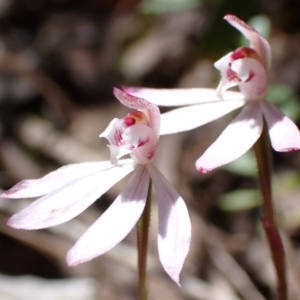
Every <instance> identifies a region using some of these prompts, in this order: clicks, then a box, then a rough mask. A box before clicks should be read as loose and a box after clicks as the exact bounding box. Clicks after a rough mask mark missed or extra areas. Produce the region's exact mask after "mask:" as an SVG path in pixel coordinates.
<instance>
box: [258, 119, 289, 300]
mask: <svg viewBox="0 0 300 300" xmlns="http://www.w3.org/2000/svg"><path fill="white" fill-rule="evenodd" d="M254 151H255V155H256V161H257V166H258V180H259V183H260V191H261V194H262V199H263V216H262V224H263V227H264V230H265V233H266V236H267V239H268V243H269V246H270V250H271V254H272V259H273V263H274V266H275V269H276V274H277V281H278V283H277V299H279V300H287V299H288V296H287V294H288V291H287V282H286V265H285V253H284V248H283V244H282V240H281V238H280V234H279V230H278V228H277V225H276V220H275V218H274V210H273V202H272V182H271V175H272V152H271V144H270V138H269V134H268V130H267V126H266V124H264V128H263V132H262V134H261V136H260V138H259V139H258V141H257V142H256V144H255V145H254Z"/></svg>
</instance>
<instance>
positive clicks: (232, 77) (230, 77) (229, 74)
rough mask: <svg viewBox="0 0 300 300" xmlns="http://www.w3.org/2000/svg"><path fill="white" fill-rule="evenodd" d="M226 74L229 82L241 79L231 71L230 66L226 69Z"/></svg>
mask: <svg viewBox="0 0 300 300" xmlns="http://www.w3.org/2000/svg"><path fill="white" fill-rule="evenodd" d="M226 76H227V79H228V80H229V81H230V82H241V79H240V78H238V76H237V75H236V73H235V72H234V71H232V70H231V69H230V68H228V69H227V71H226Z"/></svg>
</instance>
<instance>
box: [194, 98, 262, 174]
mask: <svg viewBox="0 0 300 300" xmlns="http://www.w3.org/2000/svg"><path fill="white" fill-rule="evenodd" d="M262 129H263V118H262V112H261V109H260V106H259V104H258V103H255V102H254V103H249V104H247V106H246V107H245V108H243V110H242V111H241V112H240V113H239V114H238V115H237V116H236V118H235V119H234V120H233V121H232V122H231V123H230V124H229V125H228V127H227V128H226V129H225V130H224V131H223V132H222V134H221V135H220V136H219V138H218V139H217V140H216V141H215V142H214V143H213V144H212V145H211V146H210V147H209V148H208V149H207V150H206V151H205V152H204V154H203V155H202V156H201V157H200V158H199V159H198V160H197V161H196V168H197V170H198V172H199V173H207V172H209V171H211V170H213V169H215V168H217V167H220V166H222V165H225V164H227V163H229V162H231V161H233V160H235V159H237V158H238V157H240V156H241V155H243V154H244V153H245V152H246V151H247V150H249V149H250V148H251V146H252V145H253V144H254V143H255V142H256V141H257V139H258V138H259V136H260V135H261V132H262Z"/></svg>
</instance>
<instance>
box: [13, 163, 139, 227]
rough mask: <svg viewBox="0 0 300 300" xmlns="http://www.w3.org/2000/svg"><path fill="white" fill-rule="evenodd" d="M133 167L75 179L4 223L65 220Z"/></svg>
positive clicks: (45, 223)
mask: <svg viewBox="0 0 300 300" xmlns="http://www.w3.org/2000/svg"><path fill="white" fill-rule="evenodd" d="M133 170H134V165H133V164H132V163H131V164H128V165H124V166H122V167H119V166H117V167H113V168H110V169H107V170H105V171H102V172H98V173H95V174H92V175H88V176H84V177H82V178H79V179H78V178H77V179H76V180H73V181H71V182H69V183H67V184H66V185H64V186H62V187H60V188H59V189H57V190H54V191H53V192H51V193H49V194H47V195H46V196H44V197H42V198H39V199H38V200H36V201H34V202H33V203H32V204H30V205H29V206H28V207H26V208H25V209H23V210H22V211H20V212H19V213H16V214H15V215H13V216H12V217H11V218H10V219H9V220H8V225H9V226H11V227H14V228H17V229H28V230H31V229H41V228H47V227H50V226H54V225H58V224H61V223H64V222H66V221H69V220H70V219H72V218H74V217H75V216H77V215H78V214H80V213H81V212H82V211H84V210H85V209H86V208H87V207H89V206H90V205H91V204H92V203H93V202H95V201H96V200H97V198H99V197H100V196H101V195H103V194H104V193H105V192H106V191H108V190H109V189H110V188H111V187H112V186H113V185H114V184H115V183H117V182H118V181H120V180H121V179H122V178H124V177H125V176H126V175H127V174H129V173H131V172H132V171H133Z"/></svg>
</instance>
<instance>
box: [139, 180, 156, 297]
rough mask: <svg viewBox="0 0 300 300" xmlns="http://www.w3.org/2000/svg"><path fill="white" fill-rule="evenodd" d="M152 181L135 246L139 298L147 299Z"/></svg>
mask: <svg viewBox="0 0 300 300" xmlns="http://www.w3.org/2000/svg"><path fill="white" fill-rule="evenodd" d="M151 198H152V181H151V179H150V182H149V189H148V195H147V200H146V205H145V208H144V211H143V213H142V215H141V217H140V219H139V221H138V223H137V248H138V270H139V291H138V292H139V299H140V300H147V299H148V291H147V286H146V271H147V252H148V251H147V249H148V236H149V227H150V216H151Z"/></svg>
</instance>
